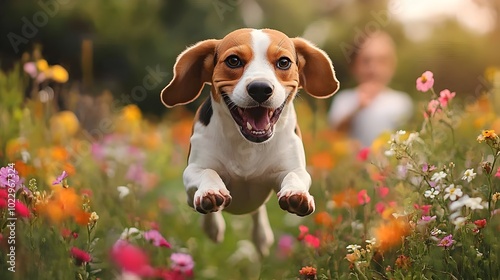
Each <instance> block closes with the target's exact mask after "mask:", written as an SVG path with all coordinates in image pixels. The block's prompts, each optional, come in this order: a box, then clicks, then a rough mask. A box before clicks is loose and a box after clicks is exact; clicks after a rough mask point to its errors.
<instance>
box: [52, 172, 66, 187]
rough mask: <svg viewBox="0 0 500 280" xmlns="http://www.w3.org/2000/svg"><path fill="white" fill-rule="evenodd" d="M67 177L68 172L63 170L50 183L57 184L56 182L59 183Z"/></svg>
mask: <svg viewBox="0 0 500 280" xmlns="http://www.w3.org/2000/svg"><path fill="white" fill-rule="evenodd" d="M67 177H68V173H67V172H66V171H63V172H62V173H61V175H59V177H57V179H56V180H55V181H54V182H52V185H58V184H60V183H61V182H62V181H63V180H64V179H66V178H67Z"/></svg>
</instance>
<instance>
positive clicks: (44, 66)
mask: <svg viewBox="0 0 500 280" xmlns="http://www.w3.org/2000/svg"><path fill="white" fill-rule="evenodd" d="M36 68H38V71H39V72H44V71H46V70H47V69H49V63H47V60H45V59H40V60H38V61H37V62H36Z"/></svg>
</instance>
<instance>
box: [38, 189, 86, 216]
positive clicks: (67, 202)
mask: <svg viewBox="0 0 500 280" xmlns="http://www.w3.org/2000/svg"><path fill="white" fill-rule="evenodd" d="M36 208H37V210H38V212H39V213H40V214H42V215H46V216H47V217H48V218H49V219H50V220H51V221H52V222H54V223H57V224H58V223H60V222H62V221H63V220H65V219H67V218H69V217H73V218H74V219H75V221H76V222H77V223H78V224H80V225H87V224H88V221H89V217H90V214H89V213H86V212H85V211H83V209H82V199H81V197H80V196H79V195H78V194H77V193H76V192H75V189H74V188H63V187H56V188H54V191H53V194H52V196H51V197H50V199H49V200H47V201H43V202H41V203H40V205H37V206H36Z"/></svg>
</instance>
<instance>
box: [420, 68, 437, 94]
mask: <svg viewBox="0 0 500 280" xmlns="http://www.w3.org/2000/svg"><path fill="white" fill-rule="evenodd" d="M433 76H434V74H433V73H432V72H431V71H425V72H424V73H423V74H422V76H420V77H419V78H418V79H417V90H419V91H421V92H426V91H428V90H429V89H431V88H432V86H433V85H434V78H433Z"/></svg>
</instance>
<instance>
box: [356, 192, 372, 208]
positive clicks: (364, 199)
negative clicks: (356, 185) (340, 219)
mask: <svg viewBox="0 0 500 280" xmlns="http://www.w3.org/2000/svg"><path fill="white" fill-rule="evenodd" d="M370 200H371V198H370V197H369V196H368V193H367V192H366V190H360V191H359V192H358V203H359V205H364V204H367V203H368V202H370Z"/></svg>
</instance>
